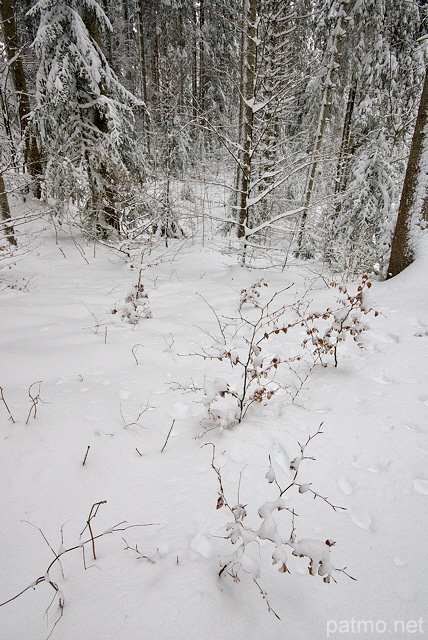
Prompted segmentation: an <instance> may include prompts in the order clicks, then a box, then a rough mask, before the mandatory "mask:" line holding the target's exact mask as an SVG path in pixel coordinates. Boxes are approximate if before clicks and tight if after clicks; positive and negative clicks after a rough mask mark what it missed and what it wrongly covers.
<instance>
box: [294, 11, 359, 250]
mask: <svg viewBox="0 0 428 640" xmlns="http://www.w3.org/2000/svg"><path fill="white" fill-rule="evenodd" d="M347 4H348V0H343V1H342V2H341V3H340V6H339V11H338V17H337V21H336V25H335V28H334V31H333V36H332V42H331V45H330V50H331V54H330V59H329V62H328V67H327V74H326V77H325V80H324V89H323V95H322V100H321V107H320V111H319V115H318V124H317V130H316V132H315V138H314V143H313V146H312V154H311V165H310V167H309V172H308V176H307V180H306V186H305V199H304V210H303V213H302V217H301V219H300V229H299V235H298V239H297V247H298V251H297V255H298V256H300V255H301V253H302V248H303V238H304V233H305V227H306V220H307V217H308V211H309V207H310V204H311V200H312V194H313V191H314V186H315V177H316V173H317V168H318V159H319V153H320V150H321V146H322V142H323V138H324V133H325V129H326V126H327V122H328V119H329V117H330V111H331V100H332V96H333V88H334V77H335V74H336V69H337V66H338V61H339V58H340V44H341V38H342V36H343V34H344V30H343V27H344V24H343V23H344V18H345V17H346V5H347Z"/></svg>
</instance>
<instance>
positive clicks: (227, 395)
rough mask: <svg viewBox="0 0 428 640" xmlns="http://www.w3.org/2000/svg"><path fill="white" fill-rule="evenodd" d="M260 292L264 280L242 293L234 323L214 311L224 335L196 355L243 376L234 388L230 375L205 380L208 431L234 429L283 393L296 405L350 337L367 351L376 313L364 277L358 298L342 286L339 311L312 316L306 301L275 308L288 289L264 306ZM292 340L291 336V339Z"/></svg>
mask: <svg viewBox="0 0 428 640" xmlns="http://www.w3.org/2000/svg"><path fill="white" fill-rule="evenodd" d="M262 286H266V284H265V283H263V281H262V280H260V281H258V282H257V283H256V284H255V285H253V287H250V288H249V289H244V290H243V291H242V292H241V299H240V303H239V309H238V315H237V316H236V317H235V318H229V319H227V318H224V319H220V318H219V316H218V315H217V313H216V312H215V310H214V309H212V310H213V312H214V313H215V315H216V319H217V323H218V326H219V330H220V335H219V336H218V337H213V336H210V337H211V338H212V339H213V342H214V344H213V345H212V346H211V347H209V348H208V349H204V352H203V353H199V354H196V355H199V356H201V357H203V358H205V359H210V360H217V361H218V362H223V361H224V362H225V363H227V364H228V365H229V366H230V367H231V369H232V371H233V370H236V371H240V381H239V382H238V383H236V376H234V377H233V380H234V382H232V380H229V379H228V378H226V374H225V377H218V378H215V379H214V380H213V381H210V380H205V382H204V384H203V386H202V388H201V390H202V391H203V394H204V395H203V398H202V400H201V402H202V404H203V405H204V406H205V407H206V409H207V419H208V420H209V424H208V425H205V426H214V427H220V428H221V429H223V428H230V427H233V426H235V425H236V424H238V423H240V422H242V420H243V419H244V417H245V415H246V413H247V411H248V409H249V408H250V407H251V405H252V404H253V403H265V402H266V401H269V400H270V399H271V398H272V397H273V396H274V395H275V394H277V393H278V392H279V391H281V392H285V393H287V394H288V395H289V397H290V399H291V401H294V399H295V398H296V396H297V395H298V393H299V391H300V390H301V389H302V388H303V385H304V383H305V381H306V380H307V378H308V377H309V375H310V373H311V372H312V370H313V368H314V367H315V366H316V365H317V364H322V365H323V366H327V364H329V363H330V362H333V364H334V366H335V367H337V365H338V348H339V345H340V344H341V343H342V342H344V340H345V339H346V337H347V336H351V338H352V339H353V340H354V341H355V342H356V344H357V345H358V346H359V347H360V348H362V346H363V345H362V343H361V334H362V333H363V332H364V331H366V329H367V326H366V324H365V323H364V322H363V316H364V315H367V314H368V313H370V312H371V311H372V309H371V308H370V307H369V306H368V305H367V304H366V301H365V297H364V294H365V291H366V289H369V288H370V286H371V283H370V282H369V281H368V276H363V278H362V281H361V284H360V285H359V286H358V289H357V292H356V294H355V295H352V294H351V293H349V291H348V289H347V288H346V287H345V286H342V285H340V286H338V289H339V292H340V294H341V295H340V297H339V298H338V300H337V303H338V307H336V308H334V309H333V308H328V309H326V310H324V311H321V312H319V311H316V310H313V309H312V308H311V306H312V303H311V302H310V301H309V302H306V301H305V300H304V298H303V299H300V300H299V301H298V302H297V303H291V304H289V305H282V306H279V307H276V308H275V300H276V298H277V296H279V295H280V294H282V293H284V291H286V290H287V289H284V290H283V291H279V292H277V293H275V294H274V295H273V296H271V297H270V299H269V300H268V301H267V302H265V303H264V304H262V303H261V301H260V299H259V297H260V287H262ZM332 286H334V287H336V286H337V285H335V284H332ZM289 288H290V287H288V289H289ZM244 303H251V308H250V309H249V310H248V311H244V310H243V305H244ZM211 308H212V307H211ZM374 314H375V315H378V314H377V312H374ZM302 332H303V337H302ZM290 334H293V335H292V336H291V337H290V338H289V336H290ZM286 335H287V339H286V338H285V336H286ZM276 336H278V338H277V339H275V337H276ZM280 338H282V339H280ZM293 344H294V345H296V346H294V347H293V346H291V345H293ZM193 390H197V388H196V387H194V388H193Z"/></svg>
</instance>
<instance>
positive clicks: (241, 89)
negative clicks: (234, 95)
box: [230, 14, 245, 214]
mask: <svg viewBox="0 0 428 640" xmlns="http://www.w3.org/2000/svg"><path fill="white" fill-rule="evenodd" d="M240 28H241V38H240V48H239V51H240V54H239V96H238V98H239V112H238V136H237V137H238V145H239V147H240V148H241V147H242V145H243V138H244V136H243V123H244V99H243V97H244V92H245V87H244V82H245V72H244V50H245V15H244V14H243V15H242V20H241V25H240ZM238 156H239V154H238ZM241 175H242V169H241V165H240V163H239V162H237V163H236V165H235V177H234V184H233V186H234V190H233V192H232V196H231V199H230V205H231V210H232V213H233V214H235V213H236V209H237V207H238V202H239V189H240V184H241Z"/></svg>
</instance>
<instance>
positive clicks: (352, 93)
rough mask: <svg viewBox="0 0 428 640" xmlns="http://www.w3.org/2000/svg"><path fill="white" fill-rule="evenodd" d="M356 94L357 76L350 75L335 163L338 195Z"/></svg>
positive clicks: (335, 189)
mask: <svg viewBox="0 0 428 640" xmlns="http://www.w3.org/2000/svg"><path fill="white" fill-rule="evenodd" d="M356 95H357V78H356V76H353V77H352V80H351V86H350V87H349V93H348V100H347V103H346V113H345V120H344V122H343V130H342V141H341V143H340V153H339V161H338V163H337V171H336V184H335V187H334V193H335V194H336V195H339V194H341V193H343V192H344V191H345V187H346V165H347V160H348V156H349V142H350V137H351V123H352V114H353V112H354V107H355V98H356ZM340 208H341V202H340V201H338V202H337V204H336V212H337V213H339V211H340Z"/></svg>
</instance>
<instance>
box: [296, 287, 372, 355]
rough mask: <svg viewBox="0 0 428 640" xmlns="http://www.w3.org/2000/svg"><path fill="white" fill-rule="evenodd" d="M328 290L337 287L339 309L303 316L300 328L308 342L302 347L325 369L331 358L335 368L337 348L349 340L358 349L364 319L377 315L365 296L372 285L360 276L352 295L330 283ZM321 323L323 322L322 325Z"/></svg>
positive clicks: (365, 326) (304, 342)
mask: <svg viewBox="0 0 428 640" xmlns="http://www.w3.org/2000/svg"><path fill="white" fill-rule="evenodd" d="M330 286H331V287H337V289H338V291H339V293H340V296H339V298H338V299H337V303H338V304H339V307H338V308H336V309H334V310H333V309H327V310H326V311H325V312H321V313H318V312H313V313H310V314H309V315H305V314H303V315H302V326H304V327H305V328H306V334H307V336H308V337H307V338H305V339H304V341H303V345H304V346H305V347H307V348H309V350H310V351H311V353H312V354H313V356H314V358H315V359H316V360H319V361H320V362H321V363H322V364H324V365H326V358H327V362H328V359H329V357H331V356H332V357H333V361H334V366H335V367H337V365H338V359H337V351H338V347H339V344H340V343H341V342H344V341H345V339H346V337H347V336H350V337H351V338H352V339H353V340H354V342H355V343H356V344H357V345H358V347H359V348H360V349H361V348H363V344H362V342H361V335H362V333H364V332H365V331H367V328H368V327H367V325H366V324H365V323H364V321H363V317H364V316H367V315H368V314H369V313H371V312H373V314H374V316H375V317H376V316H378V315H379V313H378V312H377V311H374V310H373V309H372V308H371V307H369V306H368V305H367V302H366V299H365V293H366V291H367V290H368V289H370V287H371V286H372V283H371V282H370V280H369V276H368V275H363V276H362V278H361V283H360V284H359V285H358V287H357V293H356V294H354V295H352V294H351V293H350V292H349V291H348V288H347V287H346V286H345V285H337V284H336V283H335V282H332V283H330ZM323 321H324V322H323Z"/></svg>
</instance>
